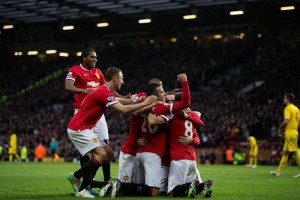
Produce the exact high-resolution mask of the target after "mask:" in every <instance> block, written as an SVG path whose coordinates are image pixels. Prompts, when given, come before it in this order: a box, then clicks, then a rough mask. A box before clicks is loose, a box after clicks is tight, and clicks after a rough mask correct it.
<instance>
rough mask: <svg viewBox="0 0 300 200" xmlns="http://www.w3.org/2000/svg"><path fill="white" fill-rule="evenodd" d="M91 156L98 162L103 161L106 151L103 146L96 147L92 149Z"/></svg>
mask: <svg viewBox="0 0 300 200" xmlns="http://www.w3.org/2000/svg"><path fill="white" fill-rule="evenodd" d="M92 154H93V156H94V157H95V158H96V159H97V160H98V161H99V162H100V163H103V162H104V161H105V160H106V157H107V153H106V151H105V150H104V148H103V147H97V148H95V149H94V150H93V151H92Z"/></svg>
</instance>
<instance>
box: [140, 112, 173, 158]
mask: <svg viewBox="0 0 300 200" xmlns="http://www.w3.org/2000/svg"><path fill="white" fill-rule="evenodd" d="M160 116H161V117H163V118H164V119H165V120H166V122H168V121H169V120H170V119H171V118H172V115H160ZM143 119H144V121H143V125H142V132H141V137H145V138H146V140H147V144H146V145H145V146H139V147H138V152H139V153H141V152H150V153H156V154H159V155H162V154H164V153H165V147H166V132H167V127H166V126H165V125H160V126H151V125H149V124H148V122H147V116H143Z"/></svg>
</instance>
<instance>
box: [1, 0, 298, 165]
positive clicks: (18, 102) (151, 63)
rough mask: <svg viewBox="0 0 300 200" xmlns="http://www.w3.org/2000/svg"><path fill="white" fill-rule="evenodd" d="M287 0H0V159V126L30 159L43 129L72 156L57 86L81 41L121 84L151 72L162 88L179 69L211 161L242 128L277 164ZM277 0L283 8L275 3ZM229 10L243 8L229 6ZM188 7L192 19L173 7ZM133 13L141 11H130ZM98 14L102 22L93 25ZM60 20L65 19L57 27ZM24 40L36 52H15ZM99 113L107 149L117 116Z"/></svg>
mask: <svg viewBox="0 0 300 200" xmlns="http://www.w3.org/2000/svg"><path fill="white" fill-rule="evenodd" d="M299 2H300V1H299V0H270V1H260V0H230V1H225V0H191V1H182V0H153V1H145V0H141V1H136V0H123V1H122V0H115V1H107V0H99V1H95V0H85V1H84V0H62V1H54V0H41V1H36V0H24V1H17V0H7V1H0V25H1V28H0V31H1V34H0V52H1V53H0V65H1V66H0V70H1V73H0V76H1V78H0V88H1V92H0V95H1V96H0V98H1V103H0V107H1V109H0V145H1V146H2V147H3V149H4V151H3V156H2V159H3V160H7V149H8V142H9V136H8V131H9V130H12V131H14V132H15V133H16V134H17V135H18V145H19V147H22V146H23V145H26V146H27V148H28V149H29V157H28V158H29V159H30V160H33V159H34V157H33V149H34V148H35V147H36V145H37V144H38V142H39V141H40V140H41V141H42V143H43V144H44V145H45V146H49V144H50V141H51V138H52V137H56V138H57V140H58V142H59V155H60V156H61V157H62V158H65V160H66V161H72V160H73V159H74V158H77V157H78V152H77V151H76V149H75V147H74V146H73V145H72V144H71V142H70V140H69V138H68V136H67V133H66V126H67V124H68V122H69V120H70V118H71V117H72V115H73V108H72V103H73V99H72V95H71V94H69V93H67V92H66V91H65V90H64V78H65V76H66V72H67V70H68V68H69V67H70V66H72V65H74V64H77V63H79V62H80V60H81V59H80V57H78V56H77V55H76V54H77V53H78V52H80V51H81V50H82V49H84V48H86V47H90V48H94V49H95V50H96V52H97V54H98V63H97V66H98V67H99V68H100V69H101V70H102V72H105V70H106V69H107V68H108V67H110V66H115V67H119V68H121V69H122V70H123V72H124V76H125V84H124V86H123V88H122V91H121V92H120V93H121V94H124V95H125V94H127V93H129V92H130V93H135V92H138V91H142V90H143V89H144V88H145V85H146V82H147V81H148V80H149V79H150V78H152V77H157V78H160V79H161V80H163V82H164V86H165V90H166V91H168V90H172V89H173V88H174V87H176V86H177V84H176V75H177V74H178V73H181V72H185V73H187V75H188V79H189V83H190V88H191V91H192V106H191V107H192V109H194V110H199V111H200V112H201V113H202V119H203V121H204V122H205V126H204V127H203V128H201V129H199V130H198V134H199V137H200V138H201V141H202V142H201V144H200V146H199V148H197V154H200V152H201V151H206V153H208V152H211V151H214V152H215V154H216V156H217V163H223V160H222V155H223V153H224V151H225V150H226V148H227V147H228V146H229V145H232V147H233V148H234V150H241V151H243V152H245V151H247V141H246V138H247V136H248V135H254V136H255V137H256V138H257V139H258V141H259V146H260V149H261V151H260V152H261V153H260V155H259V162H260V163H261V164H277V162H278V159H280V154H279V151H280V150H281V145H282V140H280V138H278V137H277V128H278V126H279V125H280V122H281V121H282V118H283V117H282V112H283V108H284V105H283V103H282V99H283V96H284V94H285V93H287V92H293V93H294V94H295V96H296V99H297V100H296V105H299V98H300V91H299V90H300V89H299V88H300V81H299V75H300V73H299V64H300V49H299V35H300V34H299V33H300V31H299V28H300V26H299V24H300V12H299V5H300V3H299ZM284 6H294V8H295V9H294V10H287V11H281V7H284ZM238 10H239V11H243V12H244V14H243V15H230V12H231V11H238ZM191 14H193V15H196V16H197V17H196V19H191V20H184V19H183V16H184V15H191ZM145 18H149V19H151V23H147V24H139V23H138V20H139V19H145ZM101 22H108V23H109V26H108V27H102V28H99V27H97V26H96V24H97V23H101ZM6 25H13V28H10V29H7V28H9V27H7V26H6ZM66 25H73V26H74V29H73V30H67V31H65V30H62V28H63V27H64V26H66ZM47 50H56V53H54V54H46V51H47ZM29 51H38V53H37V55H27V54H28V52H29ZM61 52H63V53H68V56H67V57H63V56H60V55H59V53H61ZM261 83H262V84H261ZM260 84H261V85H260ZM247 86H248V87H247ZM247 89H248V90H247ZM106 117H107V119H108V126H109V130H110V140H111V147H112V148H113V149H114V150H115V151H116V154H118V151H119V149H120V146H121V145H122V143H123V141H124V139H125V138H126V135H127V133H128V128H129V116H125V117H124V116H121V115H118V114H115V113H111V112H108V113H107V114H106ZM270 157H271V159H270Z"/></svg>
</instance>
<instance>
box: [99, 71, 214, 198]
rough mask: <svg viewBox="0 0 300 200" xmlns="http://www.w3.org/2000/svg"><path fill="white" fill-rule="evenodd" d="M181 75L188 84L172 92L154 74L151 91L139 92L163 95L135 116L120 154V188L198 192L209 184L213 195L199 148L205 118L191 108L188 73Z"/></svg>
mask: <svg viewBox="0 0 300 200" xmlns="http://www.w3.org/2000/svg"><path fill="white" fill-rule="evenodd" d="M178 81H179V82H181V85H182V89H175V90H174V91H172V92H167V95H166V93H165V91H164V89H163V85H162V83H161V81H159V80H158V79H151V80H150V81H149V85H148V88H147V89H146V92H142V93H138V94H137V95H134V98H136V99H139V100H142V99H143V98H144V97H145V95H146V94H148V95H155V96H156V97H157V100H156V102H155V103H153V104H151V105H150V106H149V107H146V108H144V109H141V110H139V111H137V112H135V113H133V114H132V116H131V121H130V132H129V135H128V137H127V139H126V141H125V143H124V145H123V146H122V148H121V152H120V156H119V175H118V180H119V181H120V182H121V187H120V188H121V189H120V191H119V192H120V193H122V194H126V195H134V194H136V193H137V192H139V193H140V195H144V196H157V195H159V194H169V195H170V196H188V197H195V196H196V195H197V194H199V193H201V192H202V191H203V190H204V189H205V190H207V191H208V192H206V196H207V197H210V196H211V192H212V187H211V185H212V181H211V180H208V181H206V182H204V183H202V180H201V177H200V174H199V171H198V170H197V163H196V156H195V150H194V146H195V145H199V143H200V140H199V137H198V135H197V132H196V127H201V126H202V125H203V122H202V121H201V119H200V113H199V112H196V111H191V110H190V108H189V106H190V103H191V97H190V91H189V86H188V82H187V76H186V75H185V74H179V75H178ZM105 189H107V188H106V187H105V188H104V189H103V190H105ZM103 194H104V192H103ZM103 194H102V195H103Z"/></svg>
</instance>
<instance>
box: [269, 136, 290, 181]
mask: <svg viewBox="0 0 300 200" xmlns="http://www.w3.org/2000/svg"><path fill="white" fill-rule="evenodd" d="M288 142H289V141H288V138H285V140H284V145H283V150H282V157H281V160H280V163H279V166H278V168H277V170H276V171H270V173H271V174H273V175H275V176H280V174H281V171H282V169H283V167H284V166H285V165H286V164H287V160H288V153H289V152H288Z"/></svg>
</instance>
